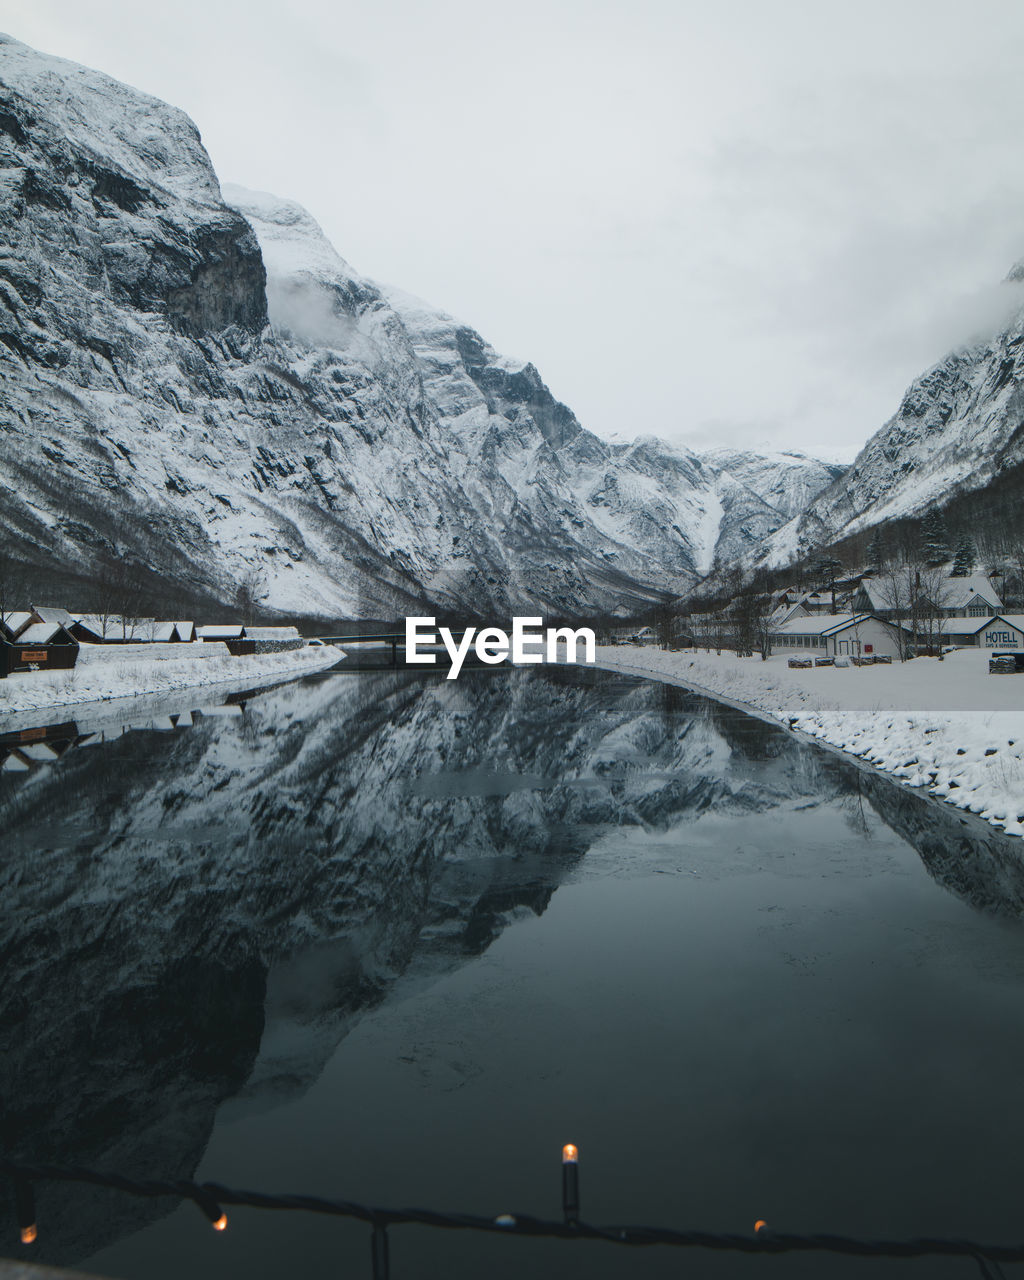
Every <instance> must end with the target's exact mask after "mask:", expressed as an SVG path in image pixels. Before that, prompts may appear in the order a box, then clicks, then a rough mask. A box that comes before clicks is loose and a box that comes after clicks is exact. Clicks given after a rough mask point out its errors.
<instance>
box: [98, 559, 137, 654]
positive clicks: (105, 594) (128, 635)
mask: <svg viewBox="0 0 1024 1280" xmlns="http://www.w3.org/2000/svg"><path fill="white" fill-rule="evenodd" d="M92 595H93V601H94V607H95V609H96V615H97V617H98V619H99V622H100V626H101V629H102V632H103V638H104V639H105V640H107V639H118V640H125V641H127V640H133V639H134V638H135V635H136V632H137V631H138V630H139V623H140V619H141V617H142V614H143V612H144V605H145V597H146V586H145V574H144V573H143V571H142V569H141V568H140V567H139V566H138V565H137V564H135V563H133V562H132V561H130V560H126V559H124V558H122V557H117V558H110V559H105V560H102V561H101V562H100V565H99V568H98V570H97V573H96V576H95V578H94V580H93V591H92Z"/></svg>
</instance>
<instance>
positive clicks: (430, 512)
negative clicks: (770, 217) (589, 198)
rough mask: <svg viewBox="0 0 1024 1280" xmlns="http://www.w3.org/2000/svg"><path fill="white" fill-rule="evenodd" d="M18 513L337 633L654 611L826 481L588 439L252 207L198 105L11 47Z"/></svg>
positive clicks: (10, 456) (520, 384) (11, 352)
mask: <svg viewBox="0 0 1024 1280" xmlns="http://www.w3.org/2000/svg"><path fill="white" fill-rule="evenodd" d="M0 220H2V223H3V226H4V229H5V232H6V236H5V239H6V246H5V250H4V252H3V254H2V255H0V388H2V407H0V430H2V431H3V432H4V451H3V459H2V462H0V506H2V516H3V524H4V527H5V530H6V531H7V535H8V544H9V546H10V548H11V550H12V552H13V553H14V554H16V555H18V556H21V557H23V558H25V559H26V560H28V561H29V562H31V563H32V564H33V565H34V566H36V567H37V568H39V569H47V568H52V567H53V566H60V567H61V568H62V570H63V571H66V572H67V573H69V574H72V575H73V574H77V575H78V576H79V577H80V578H82V579H87V578H88V577H89V576H91V575H92V574H93V573H94V572H95V569H96V566H97V565H98V564H100V563H102V562H103V561H110V560H117V559H127V560H130V561H135V562H138V563H141V564H145V565H148V566H150V567H151V569H152V571H153V573H154V574H155V575H157V576H158V577H159V578H160V579H161V580H162V581H165V582H168V583H184V584H188V585H189V586H190V587H191V588H192V589H194V590H196V591H204V592H206V593H207V594H209V595H214V596H217V597H219V598H220V599H230V598H231V597H232V596H233V594H234V590H235V587H236V585H237V584H238V582H239V581H242V580H244V578H245V577H246V575H248V574H250V573H251V572H252V571H253V570H262V571H265V572H266V575H267V587H268V600H267V603H268V605H269V606H270V607H272V608H275V609H278V610H282V611H290V612H296V613H306V614H319V615H327V616H337V615H339V614H344V613H346V612H354V611H363V612H366V611H367V610H368V609H376V610H377V611H381V610H391V611H397V610H399V609H401V608H403V607H407V606H409V605H410V604H411V603H413V602H422V601H423V600H424V598H429V599H430V600H432V601H435V602H436V601H441V602H443V601H448V602H456V601H461V602H466V601H467V600H471V601H475V602H486V603H488V604H490V605H494V604H497V603H499V602H500V603H502V604H511V605H515V604H517V603H526V602H532V603H534V604H540V605H543V607H545V608H546V609H548V610H551V611H556V612H565V613H573V612H576V611H581V610H592V609H613V608H629V607H637V606H640V605H642V604H643V603H645V602H649V601H652V600H654V599H657V598H659V596H661V595H662V594H663V593H665V592H673V593H676V592H682V591H685V590H686V589H687V588H688V587H689V586H690V585H692V584H693V582H694V581H695V579H696V577H697V575H698V574H700V573H701V572H703V571H704V570H705V569H706V568H708V567H709V565H710V564H711V562H712V560H713V559H714V557H715V555H716V554H717V555H718V556H719V557H720V558H724V559H732V558H735V557H736V556H739V555H750V554H752V553H753V551H754V550H756V548H757V547H759V546H760V545H761V544H762V543H763V541H764V539H765V538H766V537H768V536H769V535H770V534H771V533H772V532H773V531H774V530H775V529H777V528H778V527H779V526H780V525H781V524H783V523H784V522H785V521H786V520H787V519H789V518H790V517H791V516H792V514H793V510H792V504H793V501H794V495H796V494H797V493H800V492H803V491H810V490H817V489H820V488H822V487H824V486H825V485H826V484H828V483H829V482H830V480H831V479H832V478H833V476H834V472H835V469H834V468H832V469H831V470H830V469H829V468H828V467H827V466H826V465H825V464H822V463H819V462H817V461H816V460H813V459H800V458H797V459H787V460H786V461H785V462H784V463H780V462H779V460H778V459H775V460H770V459H761V458H758V457H756V456H753V455H742V454H735V455H733V456H732V457H730V458H723V457H722V456H720V455H712V456H709V457H701V456H699V455H697V454H695V453H692V452H690V451H688V450H685V449H680V448H675V447H673V446H670V445H668V444H666V443H665V442H663V441H658V440H654V439H653V438H650V437H642V438H640V439H637V440H635V441H633V442H631V443H629V444H612V443H609V442H606V441H603V440H601V439H599V438H598V437H597V436H595V435H593V434H592V433H591V432H589V431H587V430H585V428H583V427H582V426H581V425H580V423H579V422H578V421H577V420H576V418H575V416H574V415H573V414H572V412H571V410H570V409H568V408H567V407H566V406H565V405H563V404H560V403H559V402H558V401H556V400H555V399H554V397H553V396H552V395H551V393H550V392H549V390H548V389H547V387H546V386H545V385H544V383H543V381H542V380H541V378H540V375H539V374H538V372H537V370H536V369H535V368H534V366H533V365H531V364H529V363H523V362H520V361H517V360H511V359H508V358H507V357H503V356H501V355H499V354H498V353H497V352H495V351H494V350H493V348H491V347H490V346H489V345H488V344H487V343H486V342H485V341H484V339H483V338H481V337H480V335H479V334H478V333H476V332H475V331H474V330H473V329H471V328H469V327H468V326H466V325H463V324H461V323H459V322H458V321H456V320H454V319H453V318H452V317H450V316H447V315H445V314H444V313H442V312H440V311H437V310H436V309H434V308H431V307H429V306H428V305H427V304H423V303H420V302H418V301H417V300H415V299H411V298H409V296H408V295H405V294H402V293H400V292H399V291H397V290H390V289H386V288H382V287H380V286H378V285H376V284H374V283H373V282H372V281H369V280H367V279H366V278H365V277H363V276H360V275H359V274H358V273H357V272H356V271H354V270H353V269H352V268H351V267H350V266H349V265H348V264H347V263H346V262H345V261H344V259H343V258H342V257H341V256H340V255H339V254H338V253H337V252H336V251H335V249H334V247H333V246H332V245H331V244H330V243H329V242H328V241H327V239H326V237H324V235H323V233H322V231H321V230H320V228H319V226H318V225H317V224H316V222H315V221H314V220H313V219H312V218H311V217H310V215H309V214H308V213H306V211H305V210H303V209H301V207H300V206H298V205H295V204H294V203H292V202H289V201H287V200H281V199H278V198H277V197H273V196H267V195H264V194H260V193H254V192H248V191H243V190H241V189H239V188H228V189H227V190H226V191H225V193H224V195H223V196H222V193H221V188H220V185H219V183H218V181H217V177H216V175H215V174H214V172H213V169H212V167H211V165H210V162H209V158H208V157H207V155H206V152H205V150H204V149H203V147H202V143H201V140H200V137H199V133H198V131H197V130H196V128H195V125H194V124H193V123H192V122H191V121H190V120H189V119H188V117H187V116H185V115H184V114H183V113H182V112H180V111H178V110H177V109H175V108H173V107H169V106H167V105H166V104H164V103H162V102H160V101H158V100H157V99H154V98H151V97H149V96H147V95H145V94H142V93H139V92H138V91H137V90H135V89H132V88H129V87H128V86H126V85H123V84H119V83H118V82H117V81H114V80H111V79H110V78H109V77H107V76H104V75H102V74H101V73H98V72H95V71H91V70H88V69H86V68H83V67H79V66H76V65H75V64H72V63H68V62H65V61H63V60H60V59H57V58H51V57H48V56H46V55H43V54H39V53H36V52H35V51H33V50H30V49H28V48H27V47H26V46H24V45H21V44H19V43H18V42H17V41H14V40H12V39H10V38H9V37H0Z"/></svg>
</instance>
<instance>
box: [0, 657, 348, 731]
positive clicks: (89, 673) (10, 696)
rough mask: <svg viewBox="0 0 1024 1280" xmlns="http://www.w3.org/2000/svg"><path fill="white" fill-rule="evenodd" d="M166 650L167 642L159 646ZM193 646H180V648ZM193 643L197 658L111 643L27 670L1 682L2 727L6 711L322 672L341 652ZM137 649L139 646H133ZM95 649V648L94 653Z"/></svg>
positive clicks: (338, 658)
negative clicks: (236, 652)
mask: <svg viewBox="0 0 1024 1280" xmlns="http://www.w3.org/2000/svg"><path fill="white" fill-rule="evenodd" d="M162 647H164V648H166V647H169V646H162ZM191 647H192V646H184V645H179V646H177V648H178V649H179V651H180V650H181V649H185V648H191ZM204 647H206V648H209V646H200V645H196V646H195V649H196V654H195V656H189V655H188V654H187V653H186V654H184V655H182V656H180V657H175V658H167V657H164V658H163V659H162V660H160V661H149V660H147V659H145V658H143V657H139V656H136V655H135V654H132V655H131V656H130V657H125V656H123V655H119V654H118V653H117V650H116V648H115V647H114V646H110V647H109V648H106V649H105V651H104V653H103V655H102V658H100V659H97V658H96V654H95V653H90V655H89V660H87V661H85V662H83V661H81V659H79V663H78V665H77V666H76V667H73V668H72V669H71V670H70V671H27V672H19V673H16V674H15V675H10V676H8V677H7V679H6V680H0V730H2V729H3V726H4V721H5V718H6V717H7V716H8V715H9V714H13V713H15V712H24V711H37V710H48V709H49V708H51V707H67V706H73V705H76V704H78V703H83V702H109V701H110V700H111V699H114V698H130V697H135V696H138V695H139V694H146V693H169V692H171V691H173V690H175V689H192V688H197V687H199V686H202V685H213V684H234V685H236V686H239V687H240V686H244V685H254V684H261V683H271V682H273V681H276V680H292V679H295V678H296V677H297V676H303V675H309V674H311V673H313V672H316V671H325V670H326V669H327V668H328V667H333V666H334V664H335V663H336V662H338V661H339V660H340V659H341V657H342V656H343V655H342V652H341V650H340V649H336V648H334V646H333V645H324V646H319V645H317V646H314V647H306V648H302V649H293V650H289V651H287V652H285V653H257V654H249V655H246V656H244V657H239V658H233V657H232V656H231V655H230V654H229V653H228V651H227V647H226V646H222V645H217V646H216V648H217V649H218V650H223V652H218V653H217V654H215V655H214V656H210V654H209V652H207V653H201V652H200V650H201V649H202V648H204ZM132 648H133V649H137V648H138V646H132ZM98 651H99V647H97V652H98Z"/></svg>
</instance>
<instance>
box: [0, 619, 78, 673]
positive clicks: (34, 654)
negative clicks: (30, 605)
mask: <svg viewBox="0 0 1024 1280" xmlns="http://www.w3.org/2000/svg"><path fill="white" fill-rule="evenodd" d="M77 660H78V641H77V640H76V639H75V638H74V636H73V635H72V634H71V632H70V631H69V630H68V629H67V627H65V626H62V625H61V624H60V623H59V622H53V623H51V622H32V623H30V624H29V625H28V626H27V627H22V628H21V630H20V631H19V632H18V635H17V636H16V637H15V638H13V639H7V638H6V637H4V638H3V639H2V641H0V676H8V675H10V673H11V672H12V671H39V670H51V669H57V670H65V671H66V670H67V669H68V668H70V667H73V666H74V665H75V663H76V661H77Z"/></svg>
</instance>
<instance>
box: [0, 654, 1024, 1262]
mask: <svg viewBox="0 0 1024 1280" xmlns="http://www.w3.org/2000/svg"><path fill="white" fill-rule="evenodd" d="M192 696H193V697H194V698H197V699H198V698H200V697H201V694H198V693H197V694H194V695H192ZM61 735H63V736H61ZM0 755H5V756H6V764H5V768H4V772H3V773H2V774H0V819H2V829H3V832H4V836H3V856H2V861H0V866H2V897H0V902H2V904H3V905H2V907H0V954H2V956H3V982H2V985H0V1101H2V1116H0V1146H2V1148H3V1149H4V1150H6V1151H8V1152H10V1153H11V1154H12V1155H14V1156H18V1157H22V1158H25V1159H32V1160H39V1161H50V1162H54V1163H61V1164H76V1163H77V1164H84V1165H88V1166H91V1167H96V1168H103V1169H112V1170H117V1171H119V1172H123V1173H126V1174H128V1175H134V1176H147V1175H152V1176H163V1177H192V1176H196V1177H198V1178H199V1179H207V1178H208V1179H212V1180H217V1181H222V1182H225V1183H227V1184H228V1185H234V1186H241V1187H248V1188H254V1189H258V1190H266V1191H301V1192H311V1193H318V1194H324V1195H329V1196H337V1197H345V1198H350V1199H356V1200H360V1201H363V1202H369V1203H378V1204H381V1205H389V1206H402V1205H416V1206H422V1207H427V1208H435V1209H441V1210H456V1211H465V1212H472V1213H482V1214H498V1213H502V1212H510V1211H511V1212H514V1211H519V1212H523V1213H530V1214H535V1215H538V1216H545V1217H556V1218H557V1217H558V1216H559V1215H560V1212H561V1199H560V1177H561V1171H560V1162H559V1153H560V1149H561V1146H562V1144H563V1143H565V1142H569V1141H571V1142H575V1143H576V1144H577V1145H578V1146H579V1148H580V1151H581V1186H582V1205H583V1217H584V1218H585V1219H586V1220H588V1221H593V1222H597V1223H616V1222H623V1223H647V1224H655V1225H671V1226H679V1227H700V1228H707V1229H710V1230H722V1231H748V1230H750V1229H751V1227H752V1224H753V1222H754V1220H755V1218H758V1217H762V1218H765V1219H767V1220H768V1221H769V1222H771V1223H773V1224H776V1225H778V1226H779V1227H780V1229H787V1230H794V1231H804V1230H808V1231H811V1230H823V1231H837V1232H844V1233H850V1234H863V1235H883V1234H898V1235H911V1234H939V1235H942V1234H948V1235H961V1234H965V1235H973V1236H976V1237H981V1238H986V1239H991V1240H993V1241H1002V1242H1012V1241H1015V1240H1017V1239H1020V1238H1021V1237H1024V1224H1022V1219H1021V1211H1020V1205H1021V1186H1022V1182H1021V1174H1020V1151H1021V1149H1022V1146H1024V1107H1022V1106H1021V1104H1020V1097H1021V1064H1022V1063H1024V924H1022V914H1024V851H1022V846H1021V844H1020V842H1014V841H1011V840H1009V839H1008V838H1006V837H1002V836H1000V835H999V834H998V833H996V832H994V831H990V830H988V829H986V828H984V827H982V826H981V825H980V824H978V823H976V822H974V821H973V820H969V819H964V818H962V817H961V816H960V815H959V814H958V813H957V812H955V811H954V810H952V809H950V808H944V807H941V806H939V805H937V804H935V803H933V802H930V801H927V800H925V799H923V798H921V797H920V796H918V795H915V794H914V793H912V792H909V791H907V790H906V789H904V788H901V787H898V786H896V785H894V784H891V783H889V782H887V781H886V780H885V779H884V778H881V777H878V776H876V775H874V774H872V773H870V772H868V771H866V770H863V769H861V768H859V767H857V766H855V765H854V764H852V763H850V762H847V761H845V760H843V759H841V758H839V757H837V756H836V755H834V754H832V753H828V752H826V751H824V750H822V749H820V748H818V747H816V746H814V745H811V744H807V743H804V742H801V741H798V740H797V739H795V738H794V737H792V736H791V735H789V734H788V733H786V732H784V731H783V730H781V729H778V728H776V727H774V726H771V725H768V724H765V723H763V722H762V721H760V720H757V719H755V718H752V717H749V716H746V715H744V714H742V713H741V712H739V711H736V710H733V709H730V708H727V707H724V706H722V705H721V704H718V703H715V702H713V701H710V700H708V699H704V698H701V697H698V696H696V695H692V694H690V693H688V692H687V691H685V690H682V689H678V688H672V687H666V686H662V685H659V684H656V683H652V682H645V681H641V680H636V679H631V678H627V677H622V676H618V675H611V674H608V673H602V672H595V671H587V670H580V669H570V668H549V669H545V670H543V671H539V672H537V671H525V670H511V671H500V672H471V673H466V674H465V675H464V676H463V677H462V678H461V679H460V680H459V681H458V682H446V681H444V680H440V679H436V678H423V677H422V676H418V675H408V674H405V673H402V672H382V673H379V674H377V673H367V674H362V675H353V674H348V675H330V674H329V675H326V676H321V677H312V678H308V679H306V680H304V681H302V682H299V683H296V684H292V685H288V686H285V687H283V688H278V689H273V690H269V691H263V692H260V691H256V692H251V693H248V694H246V695H245V696H240V697H237V698H235V699H233V700H232V702H231V704H230V705H226V706H216V705H206V706H204V705H203V704H202V703H201V702H197V703H194V704H193V705H191V706H190V705H189V704H188V695H183V696H179V697H178V699H177V700H176V701H175V702H174V703H173V704H172V702H170V701H168V700H164V701H162V702H160V703H144V702H143V701H142V700H136V702H135V704H134V707H133V710H132V712H131V715H130V716H128V717H127V718H124V717H122V719H121V720H118V718H117V716H116V715H115V714H113V713H111V712H109V711H108V712H104V713H102V717H101V718H100V719H98V720H94V721H92V722H87V721H84V720H83V721H81V722H76V723H69V724H68V725H66V726H64V727H63V728H62V729H61V730H59V731H54V732H52V733H51V734H50V735H49V736H48V738H41V737H37V738H36V739H31V738H30V739H28V740H27V741H25V742H24V744H23V745H22V746H20V747H18V748H17V749H15V746H14V745H12V743H11V742H10V741H8V743H7V745H6V746H0ZM230 1219H231V1221H230V1225H229V1227H228V1230H227V1231H226V1232H224V1233H223V1234H217V1233H214V1232H212V1231H211V1230H210V1228H209V1226H208V1225H207V1224H206V1222H205V1220H204V1219H202V1218H201V1216H200V1215H199V1213H198V1212H197V1211H196V1209H195V1208H194V1207H193V1206H191V1205H181V1204H176V1203H175V1202H173V1201H160V1202H150V1201H136V1200H131V1199H128V1198H126V1197H124V1196H121V1195H118V1194H116V1193H107V1192H104V1191H98V1190H93V1189H88V1188H75V1187H54V1186H44V1187H43V1188H42V1189H41V1192H40V1206H39V1223H40V1241H39V1244H38V1246H37V1247H36V1250H35V1251H33V1255H32V1256H33V1258H35V1259H37V1260H39V1261H51V1262H57V1263H62V1264H65V1265H72V1264H73V1265H76V1266H78V1267H80V1268H81V1269H82V1270H85V1271H92V1272H96V1273H98V1274H100V1275H108V1276H114V1277H126V1278H128V1277H131V1278H133V1280H180V1278H181V1277H183V1276H187V1277H190V1280H192V1278H195V1280H206V1278H207V1277H208V1278H210V1280H213V1278H214V1277H216V1278H217V1280H224V1278H228V1280H236V1278H237V1280H242V1278H243V1277H245V1278H246V1280H254V1278H259V1277H267V1278H268V1280H269V1278H270V1277H275V1278H276V1277H281V1276H297V1275H301V1276H302V1277H303V1278H304V1280H321V1278H323V1280H327V1277H331V1278H332V1280H334V1278H335V1277H337V1276H339V1275H348V1274H351V1275H354V1276H362V1275H369V1239H368V1230H367V1229H366V1228H365V1227H363V1226H361V1225H358V1224H349V1223H346V1222H343V1221H340V1220H339V1221H335V1220H327V1219H320V1218H312V1217H307V1216H300V1215H292V1214H287V1215H284V1214H282V1215H276V1214H270V1213H258V1212H255V1211H251V1210H243V1209H236V1210H233V1211H231V1212H230ZM2 1230H3V1236H2V1239H0V1254H3V1255H16V1256H17V1255H18V1254H21V1253H24V1252H27V1251H23V1250H22V1249H21V1247H20V1246H19V1245H18V1244H17V1242H16V1237H15V1235H14V1234H13V1225H12V1224H11V1223H10V1222H8V1221H5V1222H4V1223H3V1228H2ZM391 1256H392V1274H393V1276H394V1277H395V1278H396V1280H415V1278H426V1277H446V1278H451V1280H463V1278H467V1280H468V1278H469V1277H474V1278H476V1277H488V1278H491V1277H495V1278H504V1277H509V1278H511V1277H521V1276H525V1275H530V1276H532V1277H536V1278H538V1280H539V1278H541V1277H547V1276H551V1277H554V1276H559V1277H564V1276H566V1275H569V1276H587V1277H596V1278H599V1280H603V1278H605V1277H609V1278H610V1277H641V1278H642V1277H652V1278H653V1277H667V1276H670V1275H671V1276H678V1275H680V1274H690V1275H696V1276H701V1277H710V1278H712V1280H715V1278H717V1277H723V1278H724V1277H730V1278H732V1277H754V1276H757V1277H761V1278H763V1277H766V1276H768V1277H775V1276H779V1277H781V1276H797V1277H811V1276H837V1277H845V1276H851V1277H853V1276H864V1275H872V1276H875V1275H893V1276H896V1275H903V1276H910V1277H913V1276H918V1277H925V1276H927V1277H933V1276H934V1277H944V1276H963V1275H969V1274H971V1273H972V1264H971V1263H969V1262H951V1263H940V1262H936V1261H934V1260H926V1261H921V1262H910V1263H880V1262H873V1261H865V1262H860V1261H857V1260H855V1259H851V1260H847V1259H830V1258H828V1257H824V1256H820V1255H819V1256H811V1257H795V1256H794V1257H791V1258H764V1257H761V1258H747V1257H743V1256H738V1257H726V1256H721V1255H715V1254H708V1253H698V1252H688V1253H685V1254H684V1253H682V1252H681V1251H679V1250H673V1249H617V1248H614V1247H612V1246H610V1245H602V1244H596V1243H588V1242H580V1243H566V1244H563V1243H560V1242H533V1241H519V1240H503V1239H494V1238H491V1237H477V1236H474V1235H469V1234H463V1233H457V1232H440V1231H436V1232H435V1231H428V1230H425V1229H420V1228H408V1227H401V1228H396V1229H393V1230H392V1232H391Z"/></svg>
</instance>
